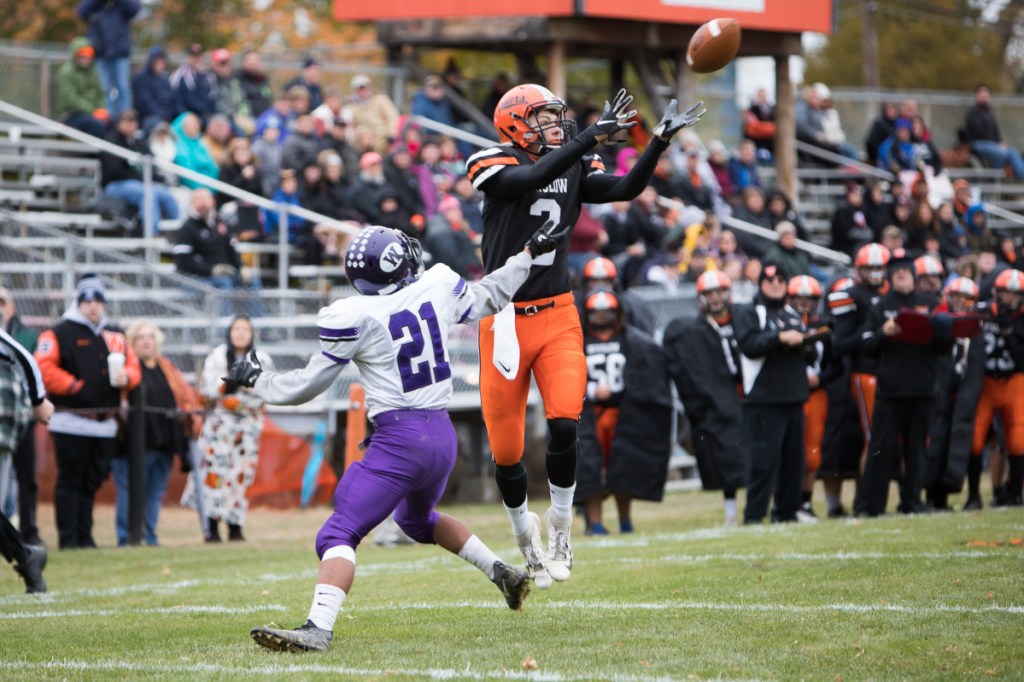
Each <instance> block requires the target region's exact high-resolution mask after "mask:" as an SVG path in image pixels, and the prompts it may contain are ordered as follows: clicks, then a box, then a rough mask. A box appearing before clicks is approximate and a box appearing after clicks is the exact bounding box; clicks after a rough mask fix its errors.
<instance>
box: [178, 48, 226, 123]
mask: <svg viewBox="0 0 1024 682" xmlns="http://www.w3.org/2000/svg"><path fill="white" fill-rule="evenodd" d="M203 54H204V52H203V46H202V45H200V44H199V43H192V44H191V45H189V47H188V53H187V54H186V55H185V63H184V64H182V65H181V66H179V67H178V68H177V69H175V70H174V73H172V74H171V88H172V89H173V90H174V103H175V108H176V109H177V112H178V113H179V114H183V113H186V112H189V111H191V112H192V113H193V114H195V115H196V116H198V117H199V119H200V121H201V122H202V123H206V121H207V120H209V118H210V116H212V115H213V114H215V113H216V112H217V92H216V90H215V88H214V87H213V83H212V82H211V80H210V75H209V74H208V73H206V71H204V70H203Z"/></svg>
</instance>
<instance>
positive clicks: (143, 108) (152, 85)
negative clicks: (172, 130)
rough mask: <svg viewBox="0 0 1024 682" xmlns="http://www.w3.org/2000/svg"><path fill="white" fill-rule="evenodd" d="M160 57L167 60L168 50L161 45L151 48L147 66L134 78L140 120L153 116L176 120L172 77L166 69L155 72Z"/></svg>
mask: <svg viewBox="0 0 1024 682" xmlns="http://www.w3.org/2000/svg"><path fill="white" fill-rule="evenodd" d="M158 57H163V58H164V61H165V62H166V61H167V52H165V51H164V48H162V47H160V46H159V45H154V46H153V47H151V48H149V57H148V58H147V59H146V66H145V67H144V68H143V69H142V70H141V71H139V72H138V73H137V74H135V78H134V79H133V80H132V99H133V100H134V102H135V109H136V111H138V112H139V120H140V121H143V122H144V121H145V120H146V119H147V118H149V117H151V116H157V117H159V118H160V120H161V121H167V122H168V123H170V122H171V121H173V120H174V116H175V114H177V113H178V112H177V110H176V109H175V106H174V91H173V90H172V89H171V79H170V77H169V76H168V72H167V70H166V69H165V70H164V72H163V73H161V74H156V73H153V62H154V61H156V59H157V58H158Z"/></svg>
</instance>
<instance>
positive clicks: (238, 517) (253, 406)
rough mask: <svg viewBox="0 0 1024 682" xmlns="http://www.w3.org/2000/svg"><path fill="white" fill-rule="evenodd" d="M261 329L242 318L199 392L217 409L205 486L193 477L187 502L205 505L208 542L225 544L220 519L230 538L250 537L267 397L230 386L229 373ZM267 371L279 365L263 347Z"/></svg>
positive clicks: (210, 423)
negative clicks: (247, 526)
mask: <svg viewBox="0 0 1024 682" xmlns="http://www.w3.org/2000/svg"><path fill="white" fill-rule="evenodd" d="M254 344H255V331H254V330H253V326H252V322H251V321H250V320H249V318H247V317H245V316H244V315H239V316H236V317H235V318H234V319H233V320H232V321H231V324H230V326H229V327H228V331H227V338H226V339H225V343H222V344H221V345H219V346H217V347H216V348H214V349H213V351H212V352H211V353H210V354H209V355H207V356H206V360H204V361H203V373H202V379H201V381H200V386H199V391H200V393H201V394H202V397H203V398H204V399H205V400H206V403H207V405H208V406H210V407H212V408H213V411H212V412H211V413H210V414H209V416H207V418H206V421H205V422H204V423H203V428H202V431H201V432H200V434H199V451H200V455H201V457H202V459H201V460H200V462H199V473H200V475H199V477H198V480H200V481H202V484H201V486H199V487H197V486H196V485H195V480H196V479H194V478H193V477H191V476H190V477H189V479H188V483H187V484H186V485H185V490H184V492H183V493H182V498H181V503H182V504H183V505H185V506H187V507H192V508H193V509H195V508H197V507H198V506H199V505H198V496H200V495H201V496H202V499H203V504H202V507H201V508H202V509H204V510H205V512H206V515H207V527H206V534H205V535H206V537H205V539H206V542H220V541H221V536H220V529H219V524H220V523H226V524H227V527H228V540H233V541H242V540H245V536H244V535H243V533H242V529H243V528H244V527H245V521H246V515H247V512H248V510H249V500H248V499H247V498H246V495H245V493H246V491H247V490H248V489H249V486H250V485H252V482H253V479H254V478H255V477H256V463H257V461H258V457H259V448H260V436H261V435H262V433H263V400H262V399H260V398H259V397H258V396H257V395H256V394H255V393H254V392H253V390H252V389H251V388H246V387H244V386H238V385H237V384H235V385H233V386H232V387H230V388H229V387H228V385H227V384H225V383H224V381H222V379H223V377H225V376H227V373H228V372H229V371H230V370H231V368H232V367H233V366H234V365H235V363H237V362H242V361H244V358H245V356H246V355H248V354H249V352H250V351H252V350H253V346H254ZM255 352H256V356H257V358H259V363H260V365H261V366H262V367H263V369H264V370H268V369H269V370H272V369H273V368H274V363H273V362H272V361H271V359H270V357H269V356H268V355H266V354H265V353H263V352H262V351H255Z"/></svg>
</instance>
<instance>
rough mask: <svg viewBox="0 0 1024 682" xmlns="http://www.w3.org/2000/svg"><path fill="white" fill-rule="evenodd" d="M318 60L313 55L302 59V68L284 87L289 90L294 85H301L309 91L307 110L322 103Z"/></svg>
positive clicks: (311, 109)
mask: <svg viewBox="0 0 1024 682" xmlns="http://www.w3.org/2000/svg"><path fill="white" fill-rule="evenodd" d="M320 78H321V72H320V61H319V60H318V59H316V58H315V57H306V58H305V59H303V60H302V70H301V71H300V72H299V75H297V76H296V77H295V78H293V79H291V80H290V81H288V82H287V83H286V84H285V86H284V89H285V90H290V89H291V88H292V86H294V85H301V86H302V87H304V88H306V92H308V93H309V111H313V110H314V109H316V108H317V107H318V106H320V105H321V104H323V103H324V95H323V90H322V88H321V85H320Z"/></svg>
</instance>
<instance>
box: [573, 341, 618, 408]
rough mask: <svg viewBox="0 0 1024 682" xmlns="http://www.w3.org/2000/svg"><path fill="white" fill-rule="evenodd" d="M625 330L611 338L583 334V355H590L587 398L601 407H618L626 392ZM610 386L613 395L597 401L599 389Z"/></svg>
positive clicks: (588, 359) (588, 357) (588, 356)
mask: <svg viewBox="0 0 1024 682" xmlns="http://www.w3.org/2000/svg"><path fill="white" fill-rule="evenodd" d="M625 339H626V333H625V331H622V332H619V333H618V334H615V335H614V336H612V337H611V338H609V339H599V338H597V337H595V336H591V335H590V334H584V335H583V354H584V355H585V356H586V357H587V397H588V398H590V400H591V402H593V403H594V404H595V405H599V406H601V407H618V406H619V405H620V404H621V403H622V396H623V394H624V393H625V392H626V378H625V377H626V375H625V369H626V354H625V348H624V347H623V346H624V341H625ZM601 387H604V388H607V389H608V390H609V391H611V395H610V396H609V397H607V398H605V399H604V400H598V399H597V396H596V393H597V389H598V388H601Z"/></svg>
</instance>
